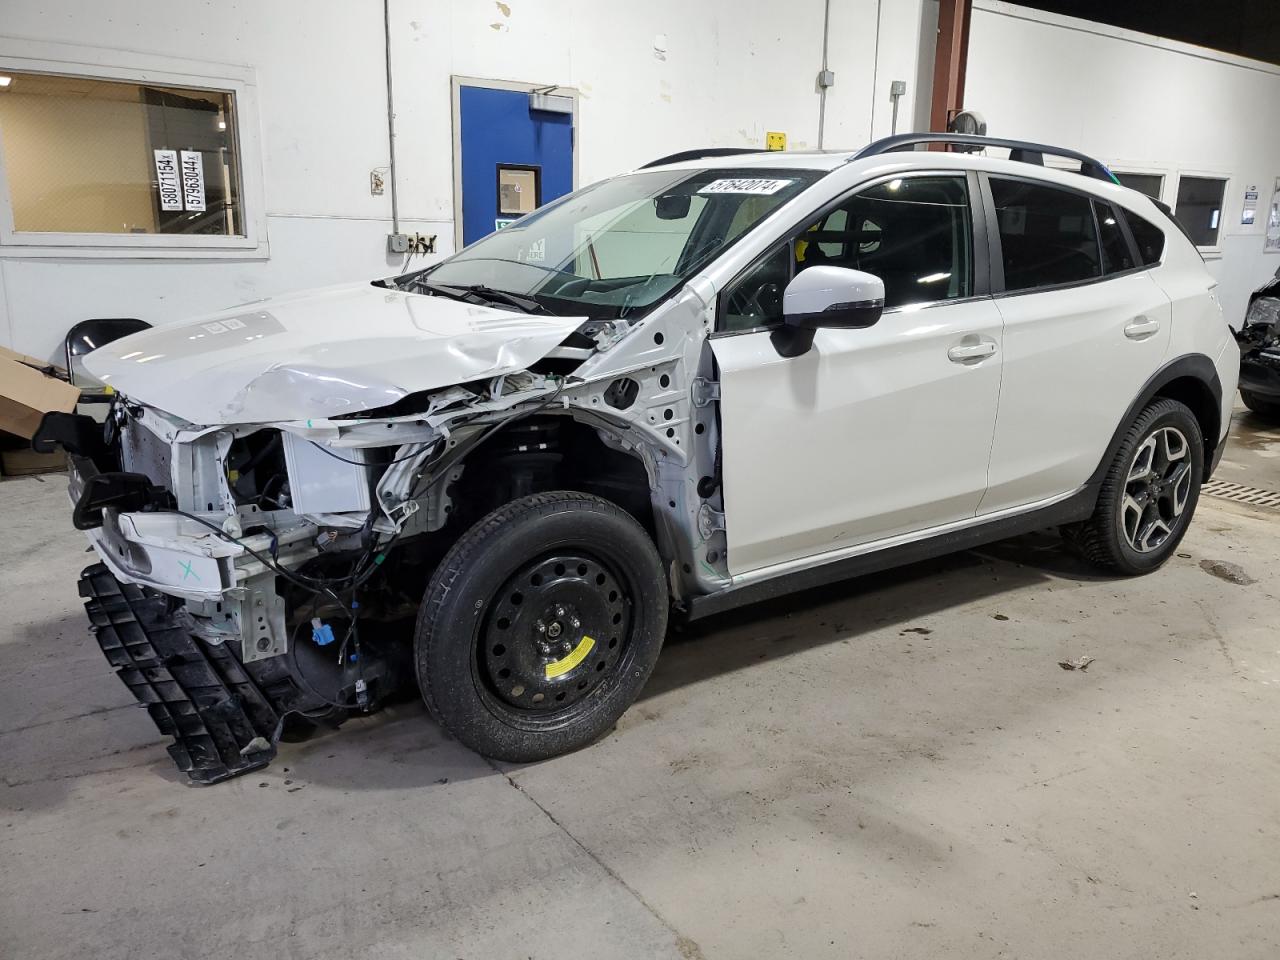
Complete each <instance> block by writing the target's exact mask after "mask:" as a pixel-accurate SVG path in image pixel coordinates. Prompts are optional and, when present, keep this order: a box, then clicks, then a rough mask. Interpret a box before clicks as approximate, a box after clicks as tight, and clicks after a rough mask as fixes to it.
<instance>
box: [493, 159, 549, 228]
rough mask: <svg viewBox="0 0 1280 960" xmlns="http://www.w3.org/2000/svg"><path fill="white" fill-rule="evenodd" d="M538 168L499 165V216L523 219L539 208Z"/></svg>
mask: <svg viewBox="0 0 1280 960" xmlns="http://www.w3.org/2000/svg"><path fill="white" fill-rule="evenodd" d="M538 173H539V171H538V168H537V167H514V166H510V165H507V164H499V165H498V214H499V215H500V216H504V217H523V216H524V215H525V214H526V213H533V211H534V210H535V209H537V207H538V192H539V191H538V186H539V184H538Z"/></svg>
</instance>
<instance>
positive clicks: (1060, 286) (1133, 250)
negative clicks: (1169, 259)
mask: <svg viewBox="0 0 1280 960" xmlns="http://www.w3.org/2000/svg"><path fill="white" fill-rule="evenodd" d="M979 178H980V179H981V180H982V187H983V197H984V200H985V202H986V203H987V204H989V209H988V211H987V236H988V237H989V239H990V244H991V252H990V256H991V265H992V266H991V296H992V297H993V298H994V299H997V300H1002V299H1005V298H1007V297H1022V296H1026V295H1027V294H1029V293H1045V292H1047V291H1052V290H1070V289H1072V288H1073V287H1086V286H1088V285H1090V284H1093V283H1106V282H1108V281H1109V280H1115V279H1116V278H1117V277H1127V276H1129V275H1130V274H1135V273H1141V272H1143V271H1145V270H1150V269H1151V267H1150V266H1148V265H1147V264H1144V263H1142V258H1141V257H1139V256H1137V253H1138V250H1137V246H1136V244H1135V243H1134V240H1133V236H1132V235H1131V234H1130V233H1129V224H1128V223H1127V222H1125V218H1124V217H1121V218H1120V221H1121V223H1122V224H1123V225H1124V234H1125V238H1126V240H1127V241H1128V243H1129V255H1130V256H1131V257H1133V262H1134V263H1135V264H1136V266H1133V267H1130V268H1129V269H1128V270H1117V271H1116V272H1115V273H1103V274H1101V275H1099V276H1096V277H1089V278H1087V279H1085V280H1068V281H1067V282H1066V283H1046V284H1042V285H1040V286H1038V287H1021V288H1019V289H1017V290H1009V289H1008V288H1007V287H1006V286H1005V280H1004V248H1003V247H1002V246H1001V242H1000V224H999V222H998V220H997V218H996V205H995V198H994V195H993V194H992V193H991V180H992V178H994V179H997V180H1015V181H1020V182H1022V183H1030V184H1034V185H1036V186H1041V187H1049V188H1051V189H1055V190H1063V191H1066V192H1067V193H1075V194H1078V195H1080V196H1082V197H1084V198H1086V199H1088V200H1090V201H1093V200H1097V201H1099V202H1100V203H1107V204H1111V205H1112V206H1115V204H1114V203H1111V201H1110V200H1107V199H1104V198H1102V197H1099V196H1098V195H1097V194H1096V193H1090V192H1089V191H1088V190H1080V189H1078V188H1076V187H1073V186H1067V185H1065V184H1061V183H1056V182H1055V181H1052V180H1042V179H1040V178H1039V177H1026V176H1019V175H1017V174H1012V173H986V172H985V171H984V172H982V173H980V174H979ZM1089 209H1090V211H1092V210H1093V204H1092V203H1090V205H1089ZM1093 216H1094V218H1095V220H1094V225H1093V227H1094V240H1095V242H1096V243H1097V244H1098V266H1099V267H1101V266H1102V234H1101V232H1100V231H1099V230H1098V224H1097V219H1096V218H1097V214H1096V213H1095V214H1093ZM1135 216H1137V214H1135ZM1163 257H1164V253H1163V251H1161V260H1162V261H1163ZM997 277H998V278H999V282H998V283H997Z"/></svg>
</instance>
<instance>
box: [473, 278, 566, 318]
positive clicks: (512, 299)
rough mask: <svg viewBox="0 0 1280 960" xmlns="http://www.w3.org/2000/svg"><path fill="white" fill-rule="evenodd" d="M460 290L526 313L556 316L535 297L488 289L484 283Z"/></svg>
mask: <svg viewBox="0 0 1280 960" xmlns="http://www.w3.org/2000/svg"><path fill="white" fill-rule="evenodd" d="M457 289H459V290H465V291H466V292H467V293H470V294H474V295H476V296H478V297H483V298H484V299H486V300H492V301H494V302H495V303H505V304H506V305H507V306H509V307H516V308H518V309H520V310H523V311H524V312H525V313H543V314H546V315H547V316H551V317H554V316H555V314H554V313H552V312H551V311H550V310H548V309H547V308H546V307H544V306H543V305H542V304H541V303H539V302H538V301H537V300H535V299H534V298H533V297H522V296H521V295H520V294H518V293H508V292H507V291H505V290H495V289H493V287H486V286H485V285H484V284H483V283H473V284H470V285H469V286H465V287H458V288H457Z"/></svg>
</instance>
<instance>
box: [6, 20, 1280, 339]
mask: <svg viewBox="0 0 1280 960" xmlns="http://www.w3.org/2000/svg"><path fill="white" fill-rule="evenodd" d="M391 11H392V54H393V62H394V63H395V85H396V107H397V131H398V134H399V136H398V138H397V142H398V148H397V153H398V156H397V160H398V166H399V186H400V206H401V215H402V216H401V219H402V228H403V229H405V230H406V231H408V232H410V233H413V232H421V233H423V234H428V235H430V234H435V235H436V236H437V237H438V245H437V249H438V250H440V251H441V253H444V252H448V251H449V250H450V249H451V247H452V238H453V171H452V143H451V132H452V128H451V118H450V90H449V78H450V76H451V75H455V74H456V75H464V76H478V77H491V78H495V79H504V80H518V81H524V82H530V83H545V84H562V85H566V86H572V87H575V88H577V89H578V90H579V91H580V95H581V99H580V103H579V109H580V115H579V141H578V144H579V158H580V178H579V182H580V183H581V184H586V183H589V182H591V181H592V180H595V179H598V178H600V177H604V176H608V175H611V174H614V173H617V172H619V171H622V170H626V169H630V168H633V167H635V166H637V165H638V164H641V163H643V162H645V161H647V160H649V159H652V158H653V157H656V156H660V155H662V154H664V153H668V152H671V151H674V150H679V149H684V148H688V147H691V146H758V145H761V144H762V142H763V137H764V133H765V132H766V131H768V130H783V131H785V132H787V134H788V135H789V138H790V146H791V147H792V148H793V149H805V148H811V147H813V146H815V145H816V143H815V141H816V136H817V125H818V97H817V94H816V91H815V87H814V76H815V74H816V72H817V68H818V65H819V61H820V57H821V40H822V18H823V2H822V0H793V2H791V3H788V4H786V5H785V6H783V5H780V4H779V3H778V0H736V2H729V0H704V2H700V3H689V2H676V0H652V2H649V3H646V4H621V3H588V2H585V0H506V2H501V3H499V2H489V0H453V2H445V0H391ZM780 11H781V12H780ZM936 19H937V3H936V2H934V0H832V10H831V43H830V61H831V63H830V65H831V68H832V69H833V70H834V71H835V73H836V78H837V83H836V86H835V87H834V88H833V89H832V90H831V91H830V94H829V97H828V112H827V127H826V131H827V135H826V143H827V145H828V146H830V147H839V146H850V147H856V146H858V145H861V144H863V143H865V142H866V141H867V140H868V139H870V138H871V137H872V135H873V133H874V135H875V136H883V135H886V134H887V133H888V132H889V124H890V112H891V111H890V101H889V97H888V93H889V84H890V83H891V81H893V80H905V81H906V82H907V95H906V96H905V97H904V98H903V100H902V101H901V103H900V105H899V127H898V128H899V130H900V131H901V130H909V129H923V128H924V127H925V125H926V122H927V112H928V100H929V82H930V77H931V60H932V51H933V43H934V31H935V26H936ZM0 31H3V32H4V34H5V36H4V37H0V53H9V54H11V55H18V54H15V51H21V49H22V48H23V46H24V44H26V43H27V42H28V41H27V39H24V38H34V39H36V40H46V41H56V42H60V43H69V44H84V45H87V47H86V49H90V48H92V49H94V50H104V49H105V50H108V51H110V50H113V49H114V50H137V49H142V50H145V51H149V52H154V53H162V54H167V55H169V56H176V57H181V58H190V59H193V60H201V61H208V62H212V63H215V64H219V63H221V64H237V65H244V66H247V67H249V68H250V69H251V70H252V72H253V77H254V80H255V89H256V91H257V100H258V103H259V113H258V123H257V126H256V129H255V130H254V131H252V132H253V133H254V134H255V135H256V137H257V139H258V140H259V142H260V148H261V154H262V158H263V159H262V163H261V165H260V167H261V176H262V183H263V194H264V201H265V211H266V219H265V231H266V239H267V241H268V242H269V252H268V251H267V250H266V249H265V248H264V251H262V252H260V254H259V256H258V257H256V258H255V257H253V256H245V257H241V258H239V259H185V260H174V259H167V260H159V259H138V258H133V259H109V260H107V259H85V258H73V257H56V258H30V257H24V256H15V255H14V253H13V252H12V251H10V252H8V253H6V252H5V251H4V250H3V248H0V343H3V344H7V345H12V346H14V347H16V348H17V349H20V350H23V351H25V352H28V353H34V354H38V355H41V356H53V355H54V354H55V352H56V350H57V349H58V345H59V343H60V341H61V337H62V335H63V333H64V332H65V330H66V329H67V328H68V327H69V326H70V325H71V324H72V323H74V322H76V321H77V320H80V319H83V318H85V317H91V316H138V317H141V318H143V319H146V320H149V321H152V322H164V321H166V320H172V319H177V318H181V317H183V316H187V315H190V314H193V313H197V312H201V311H206V310H211V309H217V308H221V307H224V306H229V305H231V304H234V303H238V302H242V301H245V300H250V299H255V298H258V297H263V296H268V295H271V294H275V293H278V292H282V291H286V290H291V289H297V288H302V287H307V286H314V285H321V284H327V283H335V282H341V281H346V280H355V279H360V278H366V277H375V276H383V275H386V274H388V273H390V272H392V271H394V270H396V269H399V268H400V266H401V265H402V260H401V259H400V258H392V259H389V258H388V257H387V255H386V254H385V252H384V251H385V235H386V234H387V232H388V231H389V227H390V197H389V196H388V195H384V196H371V195H370V191H369V173H370V171H371V170H373V169H375V168H379V167H385V166H386V164H387V141H386V111H385V75H384V63H383V23H382V5H381V3H380V2H379V0H350V2H336V0H335V2H325V3H320V2H316V0H273V2H271V3H258V2H253V0H221V2H220V3H218V4H216V5H209V4H205V3H199V2H196V0H98V2H91V0H61V2H50V0H5V2H4V16H3V18H2V19H0ZM971 44H972V50H971V57H970V65H969V94H968V102H969V103H970V104H971V105H973V106H974V107H976V108H978V109H980V110H982V111H983V112H984V113H985V114H986V116H987V119H988V120H989V122H990V124H991V132H992V133H993V134H1006V135H1011V136H1019V137H1030V138H1043V139H1045V140H1048V141H1050V142H1055V141H1056V142H1061V143H1068V144H1072V145H1075V146H1079V147H1081V148H1083V149H1085V150H1087V151H1093V152H1096V153H1097V154H1099V155H1100V156H1101V157H1103V158H1104V159H1107V160H1110V161H1125V163H1124V164H1122V166H1125V167H1133V168H1134V169H1138V168H1143V169H1167V170H1168V171H1171V172H1173V173H1175V174H1176V171H1177V170H1196V171H1200V172H1203V171H1221V172H1223V173H1227V174H1230V175H1231V177H1232V180H1231V183H1230V186H1229V189H1228V194H1227V199H1226V210H1225V215H1226V219H1225V224H1224V230H1223V233H1224V237H1223V245H1222V256H1221V259H1218V260H1215V261H1214V263H1213V269H1214V270H1215V272H1216V273H1217V274H1218V276H1219V277H1220V278H1221V279H1222V281H1223V301H1224V304H1226V305H1227V308H1228V310H1232V311H1238V310H1240V309H1242V307H1241V304H1242V303H1243V300H1244V298H1245V296H1246V295H1247V292H1248V290H1249V289H1251V288H1252V287H1253V286H1255V285H1256V284H1257V282H1258V281H1259V279H1260V278H1261V277H1262V276H1263V275H1265V274H1267V273H1269V272H1271V271H1272V270H1273V269H1274V266H1273V265H1272V264H1273V263H1274V262H1280V258H1277V257H1264V256H1263V255H1262V253H1261V246H1262V240H1261V229H1262V228H1261V226H1260V225H1259V226H1257V227H1254V228H1243V227H1239V226H1233V225H1232V223H1233V221H1234V222H1235V223H1236V224H1238V221H1239V206H1240V202H1241V197H1242V192H1243V189H1244V186H1245V185H1246V184H1257V185H1258V187H1259V191H1260V192H1261V194H1262V196H1261V199H1260V204H1259V207H1260V209H1259V212H1260V214H1262V213H1263V212H1264V211H1265V206H1266V204H1267V202H1268V200H1269V198H1270V185H1271V180H1272V178H1274V177H1275V176H1277V175H1280V169H1274V170H1273V169H1269V168H1268V164H1276V163H1277V159H1280V145H1278V144H1277V142H1276V138H1277V137H1278V136H1280V131H1277V130H1276V129H1275V125H1274V124H1273V123H1269V119H1270V114H1269V113H1268V112H1267V111H1270V113H1271V114H1273V113H1274V110H1275V107H1276V105H1277V104H1278V103H1280V79H1278V76H1277V75H1278V74H1280V71H1278V70H1275V69H1272V68H1267V67H1263V66H1262V65H1259V64H1255V63H1252V62H1250V61H1243V60H1238V59H1236V58H1231V57H1225V56H1219V55H1216V54H1210V53H1209V52H1208V51H1202V50H1198V49H1197V48H1193V47H1188V46H1186V45H1182V44H1176V43H1171V42H1165V41H1158V40H1155V39H1153V38H1150V37H1145V36H1142V35H1139V34H1129V33H1126V32H1124V31H1116V30H1113V29H1111V28H1103V27H1098V26H1096V25H1090V24H1084V23H1082V22H1080V21H1072V20H1067V19H1064V18H1055V17H1052V16H1050V15H1045V14H1039V13H1036V12H1034V11H1024V10H1021V9H1019V8H1015V7H1011V6H1009V5H1007V4H1003V3H998V2H995V0H978V2H977V10H976V11H975V15H974V22H973V29H972V37H971ZM1172 181H1173V177H1172V176H1171V177H1169V183H1168V184H1167V187H1168V189H1170V190H1173V189H1176V186H1175V185H1174V184H1173V182H1172ZM1167 198H1168V199H1171V198H1172V196H1171V195H1170V196H1168V197H1167ZM249 212H250V213H251V214H252V213H253V211H249ZM1261 219H1262V217H1261V216H1260V218H1259V222H1260V223H1261ZM418 262H421V260H419V261H418Z"/></svg>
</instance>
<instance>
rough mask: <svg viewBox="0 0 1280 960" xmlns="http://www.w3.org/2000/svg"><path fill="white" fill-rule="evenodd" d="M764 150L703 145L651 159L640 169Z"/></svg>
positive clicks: (762, 151)
mask: <svg viewBox="0 0 1280 960" xmlns="http://www.w3.org/2000/svg"><path fill="white" fill-rule="evenodd" d="M764 152H765V151H764V150H761V149H760V148H758V147H703V148H702V149H701V150H681V151H680V152H679V153H673V154H671V155H670V156H666V157H659V158H658V159H657V160H650V161H649V162H648V163H646V164H645V165H644V166H643V167H640V169H641V170H647V169H649V168H650V167H664V166H666V165H667V164H668V163H684V162H685V161H686V160H701V159H702V158H703V157H733V156H737V155H738V154H740V153H764Z"/></svg>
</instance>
